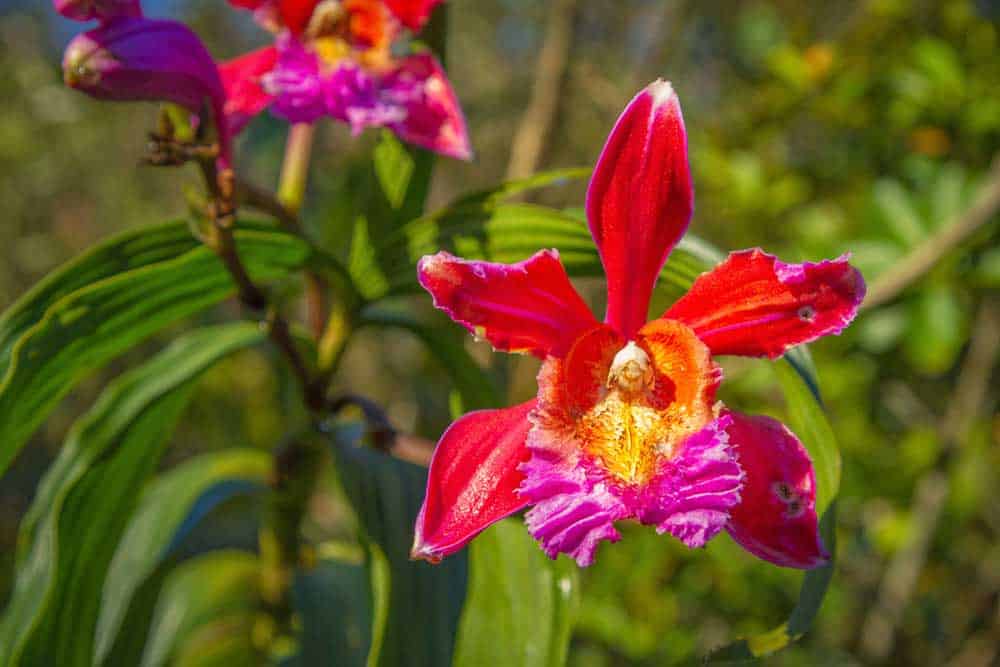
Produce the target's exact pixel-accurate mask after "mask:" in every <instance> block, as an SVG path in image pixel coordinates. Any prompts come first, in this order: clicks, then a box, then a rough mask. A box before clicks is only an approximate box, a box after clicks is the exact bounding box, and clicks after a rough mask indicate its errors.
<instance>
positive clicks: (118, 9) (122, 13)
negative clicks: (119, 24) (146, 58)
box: [53, 0, 142, 21]
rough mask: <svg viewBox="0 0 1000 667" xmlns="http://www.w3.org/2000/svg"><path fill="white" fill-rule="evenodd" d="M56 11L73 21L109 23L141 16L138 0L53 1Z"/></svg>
mask: <svg viewBox="0 0 1000 667" xmlns="http://www.w3.org/2000/svg"><path fill="white" fill-rule="evenodd" d="M53 4H54V5H55V8H56V11H57V12H59V13H60V14H62V15H63V16H65V17H66V18H68V19H73V20H74V21H93V20H95V19H96V20H98V21H110V20H111V19H116V18H121V17H132V18H138V17H140V16H142V8H141V7H140V6H139V0H54V2H53Z"/></svg>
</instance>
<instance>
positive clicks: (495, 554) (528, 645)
mask: <svg viewBox="0 0 1000 667" xmlns="http://www.w3.org/2000/svg"><path fill="white" fill-rule="evenodd" d="M578 579H579V576H578V568H577V567H576V564H575V563H573V562H572V561H570V560H569V559H567V558H566V557H565V556H563V557H560V559H559V560H557V561H552V560H549V558H547V557H546V556H545V554H544V553H543V552H542V550H541V549H539V548H538V543H537V542H535V540H533V539H532V538H531V536H530V535H529V534H528V531H527V529H526V528H525V526H524V522H523V521H519V520H515V519H506V520H504V521H501V522H499V523H496V524H494V525H493V526H492V527H490V528H489V529H488V530H486V531H485V532H483V533H482V534H481V535H480V536H479V537H477V538H476V539H475V540H474V541H473V542H472V544H471V545H470V546H469V594H468V597H467V598H466V602H465V608H464V610H463V611H462V621H461V624H460V626H459V634H458V643H457V645H456V648H455V662H454V665H455V667H479V666H480V665H519V666H521V667H560V666H561V665H564V664H566V655H567V653H568V650H569V639H570V631H571V629H572V622H573V615H574V612H575V607H576V603H577V598H578V596H579V581H578Z"/></svg>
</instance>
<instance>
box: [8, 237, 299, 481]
mask: <svg viewBox="0 0 1000 667" xmlns="http://www.w3.org/2000/svg"><path fill="white" fill-rule="evenodd" d="M237 239H238V241H237V243H238V246H239V252H240V255H241V257H242V258H243V261H244V263H245V264H246V266H247V269H248V270H249V272H250V274H251V276H252V277H253V278H254V279H256V280H259V281H268V280H274V279H277V278H281V277H283V276H285V275H287V274H288V273H289V271H292V270H294V269H296V268H298V267H299V266H301V265H302V264H303V263H304V262H305V261H306V259H307V257H308V247H307V246H306V245H305V243H303V242H302V241H300V240H298V239H296V238H294V237H292V236H290V235H289V234H287V233H284V232H279V231H249V230H247V231H242V232H237ZM74 267H75V268H74ZM77 269H79V270H86V271H87V272H88V273H89V274H93V270H94V269H93V266H92V265H91V264H90V263H85V264H84V265H82V268H81V266H78V265H71V266H70V267H68V269H67V274H71V273H73V272H74V271H75V270H77ZM60 281H61V283H63V284H71V283H72V284H76V283H77V282H80V281H81V279H73V278H72V277H71V276H69V275H62V277H61V278H60ZM233 292H234V286H233V282H232V279H231V278H230V277H229V274H228V273H227V272H226V270H225V268H224V267H223V265H222V263H221V262H220V261H219V259H218V258H217V257H216V256H215V255H214V254H213V253H212V251H211V250H209V249H208V248H206V247H196V248H193V249H190V250H188V251H186V252H183V253H182V254H180V255H178V256H176V257H173V258H170V259H162V260H161V261H157V262H155V263H152V264H148V265H144V266H139V267H138V268H134V269H132V270H129V271H125V272H124V273H117V274H114V275H111V276H109V277H107V278H104V279H102V280H97V281H96V282H88V283H86V284H84V285H83V286H81V287H79V288H78V289H76V290H74V291H72V292H70V293H68V294H65V295H64V296H61V298H57V299H55V300H54V301H52V302H51V303H50V304H48V303H47V302H46V299H45V298H39V299H38V300H37V303H36V305H35V307H34V308H32V310H35V311H37V309H38V308H44V315H43V316H42V317H40V318H39V319H38V320H37V322H35V323H34V324H32V325H31V326H30V327H29V328H27V329H26V330H24V331H23V333H22V334H21V335H20V336H19V338H18V340H17V343H16V344H15V345H14V346H13V348H12V349H11V353H10V354H11V357H10V363H9V365H8V367H7V369H6V374H5V375H4V377H3V380H2V382H0V474H3V472H4V471H5V470H6V469H7V467H8V466H9V465H10V463H11V461H13V459H14V457H15V456H16V455H17V453H18V452H19V451H20V449H21V447H22V446H23V444H24V442H25V441H26V440H27V439H28V438H29V437H30V436H31V434H32V433H33V432H34V431H35V429H36V428H37V427H38V426H39V424H41V423H42V422H43V421H44V420H45V418H46V416H47V415H48V414H49V412H50V411H51V410H52V408H54V407H55V405H56V404H57V403H58V402H59V399H61V398H62V397H63V396H64V395H65V394H66V393H67V392H69V391H70V390H71V389H72V388H73V386H74V385H75V384H76V383H77V382H79V381H80V380H81V379H82V378H84V377H86V376H87V375H88V374H89V373H90V372H92V371H94V370H95V369H97V368H99V367H101V366H102V365H104V364H105V363H107V362H108V361H110V360H111V359H113V358H115V357H116V356H117V355H119V354H121V353H122V352H124V351H126V350H128V349H129V348H131V347H132V346H134V345H136V344H137V343H139V342H140V341H142V340H144V339H145V338H147V337H149V336H150V335H152V334H154V333H156V332H157V331H160V330H161V329H163V328H164V327H167V326H169V325H170V324H173V323H175V322H177V321H178V320H181V319H183V318H186V317H189V316H191V315H193V314H195V313H197V312H199V311H202V310H204V309H206V308H208V307H209V306H212V305H214V304H216V303H219V302H220V301H223V300H225V299H226V298H228V297H229V296H231V295H232V294H233ZM50 298H51V295H50ZM22 308H23V306H22ZM19 312H22V311H19Z"/></svg>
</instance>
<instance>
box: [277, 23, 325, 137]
mask: <svg viewBox="0 0 1000 667" xmlns="http://www.w3.org/2000/svg"><path fill="white" fill-rule="evenodd" d="M277 47H278V60H277V62H276V63H275V66H274V69H272V70H271V71H270V72H269V73H268V74H266V75H265V76H264V77H263V78H262V79H261V82H262V84H263V86H264V90H265V91H266V92H267V93H268V94H269V95H271V96H273V97H274V101H273V102H272V104H271V112H272V113H274V115H276V116H278V117H279V118H284V119H285V120H287V121H288V122H290V123H313V122H315V121H317V120H319V119H320V118H322V117H323V116H324V115H326V113H327V104H326V94H325V85H324V81H323V76H322V73H321V72H320V62H319V58H318V57H317V56H316V54H315V53H312V52H311V51H309V50H308V49H306V48H305V47H304V46H303V45H302V43H301V42H299V40H297V39H296V38H294V37H292V36H290V35H284V36H282V37H281V38H280V39H279V40H278V45H277Z"/></svg>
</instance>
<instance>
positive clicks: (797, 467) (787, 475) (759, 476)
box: [726, 411, 830, 570]
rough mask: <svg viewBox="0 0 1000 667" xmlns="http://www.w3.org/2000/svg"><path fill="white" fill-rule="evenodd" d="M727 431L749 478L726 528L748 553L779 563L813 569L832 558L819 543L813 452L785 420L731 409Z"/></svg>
mask: <svg viewBox="0 0 1000 667" xmlns="http://www.w3.org/2000/svg"><path fill="white" fill-rule="evenodd" d="M726 414H728V415H729V416H731V417H732V423H731V424H730V425H729V427H728V428H727V429H726V432H727V433H728V434H729V442H730V445H731V446H732V447H733V449H735V450H736V453H737V455H738V456H739V461H740V466H741V467H742V468H743V472H744V473H745V475H746V477H745V480H744V484H743V490H742V500H741V501H740V504H739V505H737V506H736V507H735V508H733V509H732V510H731V511H730V519H729V525H728V526H727V530H728V531H729V534H730V535H732V537H733V539H734V540H736V541H737V542H738V543H739V544H740V545H741V546H742V547H743V548H744V549H746V550H747V551H749V552H750V553H752V554H754V555H755V556H757V557H759V558H763V559H764V560H766V561H769V562H771V563H774V564H775V565H781V566H783V567H795V568H800V569H806V570H807V569H811V568H814V567H820V566H821V565H825V564H826V563H827V562H828V561H829V559H830V555H829V554H828V553H827V552H826V550H825V549H824V548H823V543H822V541H821V540H820V536H819V528H818V521H817V517H816V475H815V472H814V471H813V465H812V460H811V459H810V458H809V452H807V451H806V448H805V447H804V446H803V445H802V443H801V442H799V439H798V438H796V437H795V434H793V433H792V432H791V431H790V430H788V428H787V427H786V426H785V425H784V424H782V423H781V422H779V421H777V420H775V419H771V418H770V417H763V416H750V415H744V414H741V413H739V412H733V411H727V412H726Z"/></svg>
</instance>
